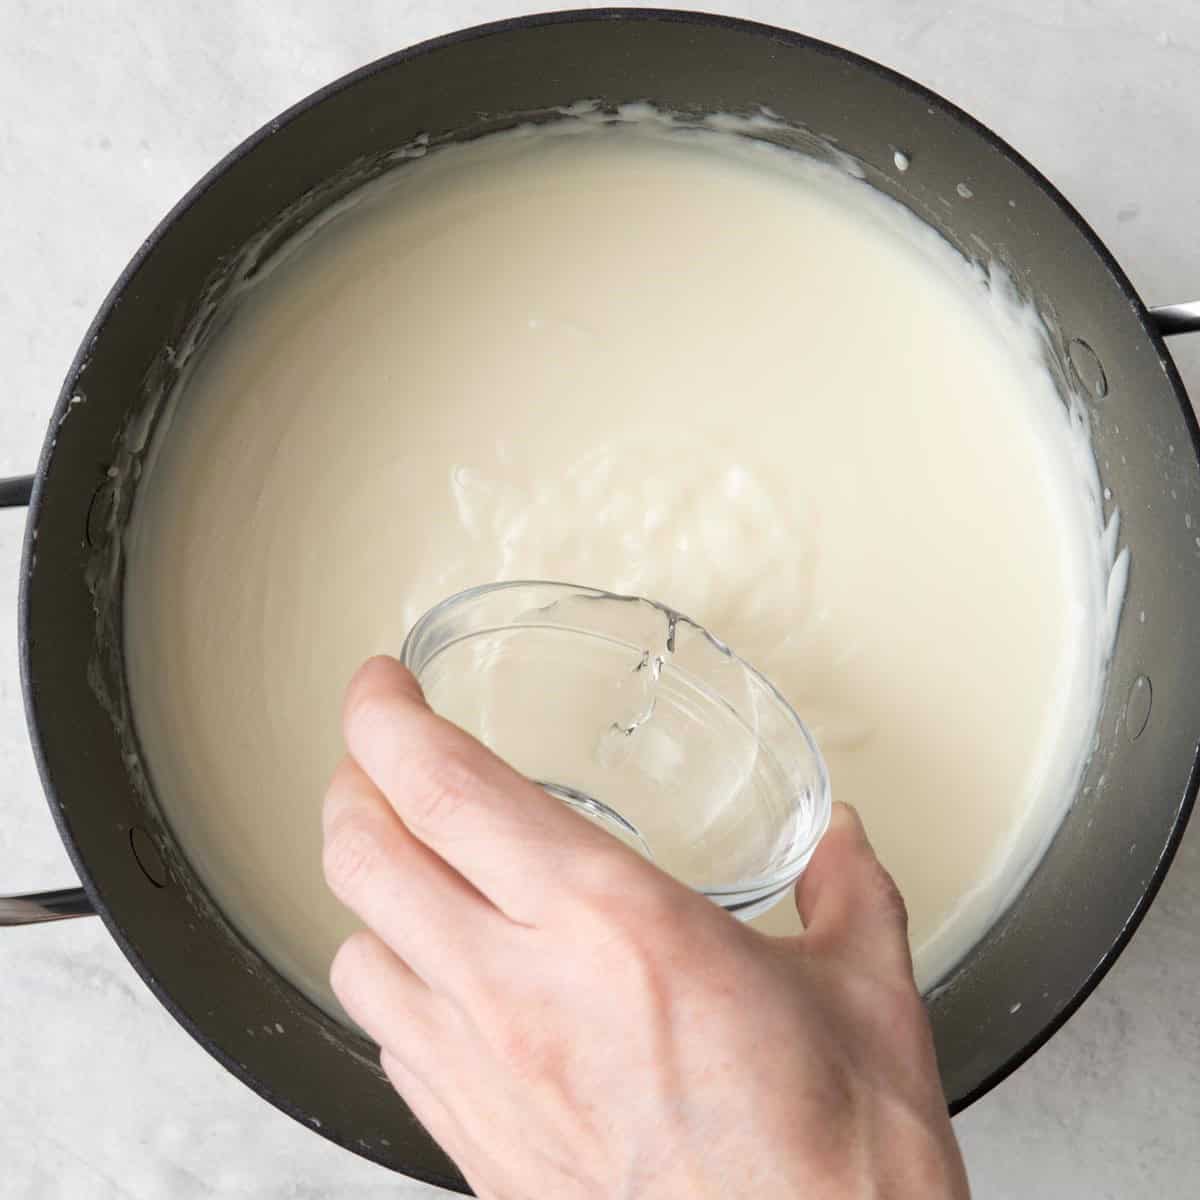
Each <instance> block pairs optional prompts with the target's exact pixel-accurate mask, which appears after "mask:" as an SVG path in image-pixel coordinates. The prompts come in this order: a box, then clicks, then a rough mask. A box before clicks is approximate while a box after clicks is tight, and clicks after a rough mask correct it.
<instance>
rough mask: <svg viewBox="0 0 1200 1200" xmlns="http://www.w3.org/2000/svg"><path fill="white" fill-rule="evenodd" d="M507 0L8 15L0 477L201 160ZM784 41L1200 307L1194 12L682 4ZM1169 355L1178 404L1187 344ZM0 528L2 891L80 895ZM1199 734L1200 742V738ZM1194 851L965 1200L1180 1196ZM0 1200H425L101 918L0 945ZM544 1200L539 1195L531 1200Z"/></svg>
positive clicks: (11, 522)
mask: <svg viewBox="0 0 1200 1200" xmlns="http://www.w3.org/2000/svg"><path fill="white" fill-rule="evenodd" d="M538 7H539V6H538V5H536V4H525V3H520V2H519V0H498V2H491V0H480V2H476V3H467V2H465V0H461V2H457V3H456V2H451V0H446V2H444V3H387V2H384V0H377V2H371V3H365V2H364V3H351V4H337V5H334V4H330V3H322V2H321V0H226V3H224V4H216V5H193V4H190V3H187V2H186V0H141V2H140V3H134V2H133V0H103V2H100V0H95V2H91V3H89V2H86V0H69V2H67V3H56V4H50V3H33V2H30V0H4V3H3V4H0V270H2V271H3V276H4V284H3V286H2V287H0V367H2V370H0V379H2V380H3V382H2V383H0V474H10V473H19V472H23V471H27V470H30V469H32V467H33V465H34V462H35V460H36V456H37V453H38V448H39V446H40V443H41V440H42V436H43V432H44V427H45V422H46V417H47V414H48V413H49V411H50V407H51V405H52V403H53V400H54V397H55V394H56V392H57V389H58V386H59V383H60V381H61V378H62V376H63V374H64V372H65V370H66V368H67V365H68V363H69V362H70V360H71V357H72V354H73V352H74V349H75V347H76V345H77V343H78V341H79V339H80V336H81V335H82V333H83V331H84V328H85V326H86V324H87V322H88V320H89V319H90V317H91V315H92V313H93V312H94V311H95V309H96V307H97V305H98V304H99V302H100V300H101V299H102V297H103V295H104V293H105V291H106V290H107V289H108V287H109V285H110V284H111V282H112V281H113V279H114V278H115V277H116V275H117V274H118V272H119V271H120V269H121V267H122V266H123V265H124V263H125V261H126V260H127V259H128V257H129V256H130V254H131V253H132V251H133V250H134V248H135V247H136V246H137V244H138V242H139V241H140V240H141V238H142V237H143V236H144V235H145V234H146V233H147V232H148V231H149V230H150V229H151V227H152V226H153V225H154V223H155V222H156V221H157V220H158V218H159V217H160V216H161V215H162V214H163V213H164V212H165V211H166V209H167V208H168V207H169V206H170V205H171V204H172V203H173V202H174V201H175V199H176V198H177V197H178V196H179V195H180V194H181V193H182V192H183V191H184V190H185V189H186V188H187V187H188V186H189V185H190V184H191V183H192V182H193V181H194V180H195V179H196V178H197V176H199V175H200V174H201V173H202V172H203V171H204V170H206V169H207V168H208V167H209V166H210V165H211V164H212V163H213V162H214V161H215V160H216V159H217V158H218V157H219V156H220V155H222V154H223V153H224V152H225V151H226V150H228V149H229V148H231V147H232V146H233V145H235V144H236V143H237V142H238V141H240V140H241V138H243V137H244V136H245V135H246V134H248V133H250V132H251V131H252V130H254V129H255V128H256V127H257V126H258V125H260V124H261V123H262V122H264V121H266V120H267V119H268V118H270V117H271V116H273V115H274V114H275V113H277V112H278V111H279V110H281V109H282V108H284V107H285V106H286V105H288V104H290V103H291V102H292V101H294V100H296V99H298V98H300V97H301V96H303V95H305V94H306V93H307V92H309V91H311V90H312V89H313V88H315V87H317V86H318V85H320V84H322V83H325V82H326V81H327V80H330V79H333V78H335V77H336V76H338V75H340V74H342V73H343V72H345V71H347V70H349V69H351V68H353V67H356V66H358V65H359V64H361V63H364V62H366V61H368V60H370V59H372V58H375V57H377V56H379V55H381V54H383V53H385V52H387V51H390V50H393V49H396V48H399V47H401V46H404V45H407V44H410V43H412V42H414V41H417V40H419V39H421V38H424V37H428V36H431V35H433V34H437V33H442V32H445V31H447V30H449V29H451V28H454V27H458V26H464V25H469V24H473V23H476V22H478V21H483V20H490V19H493V18H496V17H500V16H503V15H506V14H511V13H513V12H517V11H536V9H537V8H538ZM693 7H696V8H706V9H707V8H710V7H712V8H717V7H723V8H724V10H725V11H728V12H732V13H736V14H741V15H747V16H751V17H754V18H757V19H760V20H763V21H769V22H773V23H776V24H781V25H790V26H792V27H794V28H796V29H800V30H803V31H806V32H809V33H812V34H814V35H816V36H818V37H824V38H827V39H829V40H830V41H834V42H838V43H841V44H842V45H845V46H849V47H851V48H853V49H856V50H859V51H861V52H863V53H865V54H867V55H869V56H870V57H873V58H876V59H878V60H880V61H882V62H884V63H887V64H889V65H891V66H893V67H896V68H898V69H899V70H901V71H903V72H905V73H907V74H910V75H912V76H914V77H915V78H917V79H919V80H922V81H923V82H925V83H927V84H929V85H930V86H932V87H933V88H935V89H936V90H938V91H940V92H942V93H943V94H945V95H947V96H949V97H950V98H951V99H953V100H955V101H957V102H958V103H960V104H962V105H964V106H965V107H966V108H967V109H968V110H969V111H971V112H973V113H975V114H976V115H977V116H978V117H980V118H981V119H982V120H983V121H984V122H986V123H987V124H989V125H991V126H992V127H993V128H995V129H997V130H998V131H999V132H1000V133H1001V134H1002V135H1003V136H1005V137H1006V138H1008V139H1009V140H1010V141H1011V142H1012V143H1014V144H1015V145H1016V146H1018V147H1020V148H1021V149H1023V150H1024V151H1025V153H1026V154H1027V155H1028V156H1029V157H1030V158H1031V159H1032V160H1033V161H1034V162H1035V163H1036V164H1037V165H1039V166H1040V167H1042V168H1043V169H1044V170H1045V171H1046V172H1047V173H1048V174H1049V175H1050V176H1051V178H1053V179H1054V180H1055V182H1056V183H1057V184H1058V185H1059V186H1060V187H1061V188H1062V189H1063V190H1064V191H1065V192H1066V194H1067V195H1068V196H1069V197H1070V198H1071V199H1072V200H1073V201H1074V202H1075V203H1076V204H1077V205H1078V207H1079V208H1080V209H1081V210H1082V211H1083V213H1084V215H1085V216H1086V217H1087V218H1088V220H1090V221H1091V222H1092V224H1093V225H1094V226H1095V228H1096V229H1097V230H1098V231H1099V233H1100V235H1101V236H1102V237H1103V238H1105V239H1106V240H1107V241H1108V243H1109V245H1110V246H1111V247H1112V248H1113V250H1114V251H1115V252H1116V254H1117V256H1118V257H1119V258H1120V260H1121V261H1122V262H1123V263H1124V265H1125V267H1126V269H1127V270H1128V271H1129V273H1130V274H1131V276H1132V277H1133V280H1134V282H1135V283H1136V284H1137V285H1138V286H1139V288H1140V289H1141V290H1142V292H1143V294H1144V295H1145V297H1146V298H1147V299H1148V300H1149V301H1151V302H1152V303H1161V302H1167V301H1174V300H1179V299H1184V298H1187V299H1191V298H1194V297H1196V296H1200V234H1198V231H1200V7H1198V6H1197V5H1195V4H1194V2H1193V0H1142V2H1141V3H1139V4H1136V5H1135V4H1130V3H1127V2H1125V0H1092V2H1088V0H993V2H990V3H983V2H979V3H966V2H964V3H956V4H944V3H937V2H936V0H841V2H840V3H838V4H829V3H821V2H818V0H804V2H801V0H792V2H790V3H789V2H787V0H775V2H767V0H761V2H757V3H756V2H753V0H746V2H745V3H734V2H732V0H731V2H730V3H728V4H726V5H724V6H710V5H708V4H703V3H695V4H693ZM1173 349H1174V350H1175V351H1176V353H1177V357H1178V359H1179V362H1180V366H1181V368H1182V369H1183V371H1184V374H1185V378H1186V379H1187V381H1188V382H1189V385H1190V387H1191V389H1192V392H1193V395H1197V396H1200V336H1197V337H1194V338H1192V339H1190V341H1189V340H1187V339H1184V340H1182V341H1181V340H1177V341H1176V342H1175V343H1174V346H1173ZM21 521H22V517H21V514H20V513H18V512H8V513H0V617H2V619H3V623H4V624H3V635H2V637H0V890H4V891H9V892H11V891H19V890H24V889H35V888H47V887H51V886H58V885H65V884H68V883H69V882H71V879H72V875H71V868H70V865H69V863H68V862H67V859H66V856H65V854H64V853H63V851H62V848H61V846H60V845H59V843H58V841H57V837H56V834H55V832H54V829H53V826H52V823H51V820H50V818H49V815H48V814H47V811H46V808H45V806H44V804H43V802H42V800H41V796H40V789H39V785H38V780H37V777H36V772H35V770H34V766H33V760H32V756H31V754H30V751H29V748H28V744H27V740H26V736H25V730H24V721H23V716H22V712H21V704H20V689H19V686H18V682H17V667H16V620H15V614H16V575H17V557H18V551H19V537H20V530H21ZM1197 719H1198V720H1200V714H1197ZM1198 997H1200V830H1194V831H1193V833H1192V834H1191V835H1190V836H1189V837H1188V838H1187V839H1186V840H1185V842H1184V846H1183V850H1182V853H1181V855H1180V858H1179V860H1178V862H1177V864H1176V866H1175V868H1174V870H1173V872H1172V874H1171V876H1170V878H1169V879H1168V881H1167V883H1166V886H1165V888H1164V889H1163V892H1162V895H1161V897H1160V899H1159V901H1158V903H1157V905H1156V906H1155V908H1154V910H1153V911H1152V913H1151V915H1150V917H1149V919H1148V920H1147V922H1146V924H1145V926H1144V927H1143V930H1142V931H1141V932H1140V933H1139V935H1138V937H1137V938H1136V940H1135V941H1134V943H1133V945H1132V946H1131V948H1130V949H1129V950H1128V951H1127V952H1126V954H1125V955H1124V957H1123V958H1122V959H1121V961H1120V963H1119V964H1118V966H1117V967H1116V969H1115V970H1114V971H1113V972H1112V974H1111V975H1110V976H1109V977H1108V979H1107V980H1106V981H1105V982H1104V984H1103V985H1102V986H1101V988H1100V989H1099V991H1098V992H1097V994H1096V995H1095V996H1094V997H1093V998H1092V999H1091V1000H1090V1001H1089V1002H1088V1003H1087V1005H1086V1006H1085V1007H1084V1009H1083V1010H1082V1011H1081V1012H1080V1013H1079V1015H1077V1016H1076V1017H1075V1018H1074V1019H1073V1020H1072V1021H1071V1022H1070V1024H1069V1025H1068V1026H1067V1027H1066V1029H1065V1030H1064V1031H1063V1032H1061V1033H1060V1034H1058V1036H1057V1037H1055V1039H1054V1040H1053V1041H1052V1042H1051V1043H1050V1045H1049V1046H1048V1047H1047V1048H1046V1049H1044V1050H1042V1051H1041V1053H1040V1054H1038V1055H1037V1056H1036V1058H1035V1059H1034V1060H1033V1061H1032V1062H1031V1063H1030V1064H1028V1065H1027V1066H1026V1067H1024V1068H1023V1069H1022V1070H1020V1071H1019V1072H1018V1073H1017V1074H1016V1075H1015V1076H1014V1077H1013V1078H1011V1079H1010V1080H1009V1081H1008V1082H1006V1083H1005V1084H1003V1085H1002V1086H1001V1087H1000V1088H998V1089H997V1090H996V1091H994V1092H993V1093H992V1094H991V1095H989V1096H988V1097H987V1098H986V1099H984V1100H983V1101H982V1102H980V1103H979V1104H977V1105H976V1106H975V1107H974V1108H972V1109H971V1110H970V1111H969V1112H968V1113H966V1114H965V1115H964V1116H962V1117H961V1118H959V1120H958V1123H957V1126H958V1132H959V1135H960V1137H961V1138H962V1141H963V1144H964V1147H965V1150H966V1156H967V1162H968V1165H969V1167H970V1170H971V1175H972V1178H973V1182H974V1187H975V1192H976V1195H977V1196H978V1197H980V1198H993V1197H1022V1198H1024V1200H1040V1198H1043V1197H1044V1198H1046V1200H1060V1198H1062V1197H1068V1196H1088V1197H1096V1198H1099V1197H1122V1198H1127V1197H1140V1196H1184V1195H1196V1194H1197V1187H1198V1184H1197V1180H1198V1179H1200V1138H1198V1136H1197V1134H1198V1132H1200V999H1198ZM0 1080H2V1081H3V1093H4V1100H3V1105H2V1113H3V1115H2V1117H0V1197H4V1198H5V1200H7V1198H9V1197H13V1198H20V1200H27V1198H33V1200H40V1198H42V1197H64V1198H68V1200H116V1198H118V1197H120V1198H129V1200H133V1198H136V1200H161V1198H163V1197H172V1198H175V1197H178V1198H182V1200H187V1198H192V1197H207V1196H219V1197H238V1198H242V1197H246V1198H253V1200H285V1198H293V1200H318V1198H326V1197H329V1198H332V1197H339V1198H341V1197H353V1198H362V1200H369V1198H382V1197H409V1196H411V1197H416V1196H432V1195H433V1194H434V1191H433V1189H428V1188H424V1187H422V1186H421V1185H419V1184H414V1183H409V1182H406V1181H404V1180H402V1179H399V1178H397V1177H395V1176H392V1175H389V1174H388V1173H386V1172H384V1171H382V1170H381V1169H379V1168H377V1167H375V1166H373V1165H371V1164H369V1163H366V1162H364V1161H362V1160H359V1159H356V1158H354V1157H352V1156H351V1155H349V1154H347V1153H346V1152H345V1151H342V1150H340V1149H338V1148H336V1147H334V1146H332V1145H330V1144H328V1143H326V1142H324V1141H323V1140H321V1139H320V1138H318V1137H316V1136H315V1135H314V1134H312V1133H311V1132H308V1131H306V1130H305V1129H302V1128H301V1127H300V1126H298V1125H295V1124H293V1123H292V1122H291V1121H290V1120H289V1119H288V1118H286V1117H284V1116H282V1115H281V1114H279V1113H278V1112H276V1111H275V1110H274V1109H272V1108H270V1107H268V1106H267V1105H266V1104H264V1103H263V1102H261V1101H260V1100H258V1099H257V1097H255V1096H254V1095H252V1094H251V1093H250V1092H249V1091H248V1090H247V1089H245V1088H244V1087H243V1086H242V1085H241V1084H240V1083H238V1082H236V1081H235V1080H234V1079H233V1078H232V1077H231V1076H229V1075H227V1074H225V1073H224V1072H223V1071H222V1070H221V1069H220V1068H219V1067H218V1066H217V1065H216V1064H215V1063H214V1062H213V1061H212V1060H210V1059H209V1058H208V1057H207V1055H205V1053H204V1052H203V1051H202V1050H200V1049H199V1048H198V1047H197V1046H196V1045H194V1044H193V1043H192V1042H191V1040H190V1039H189V1038H188V1037H187V1035H186V1034H184V1033H183V1032H182V1030H181V1029H179V1028H178V1027H177V1026H176V1025H174V1023H173V1022H172V1021H171V1020H170V1018H169V1017H167V1015H166V1014H165V1012H164V1011H163V1010H162V1009H161V1008H159V1006H158V1005H157V1003H156V1002H155V1001H154V1000H153V999H152V998H151V997H150V995H149V993H148V992H147V991H146V989H145V988H144V987H143V985H142V984H141V982H140V981H139V980H138V978H137V977H136V975H135V974H134V972H133V970H132V969H131V968H130V967H129V966H128V964H127V963H126V962H125V960H124V959H123V958H122V957H121V955H120V954H119V952H118V951H117V949H116V947H115V946H114V945H113V944H112V942H111V941H110V940H109V938H108V936H107V934H106V933H105V932H104V930H103V928H102V927H101V925H100V924H99V922H97V921H91V920H89V921H76V922H66V923H63V924H59V925H57V926H47V927H42V928H34V929H24V930H12V931H5V932H4V934H3V936H2V937H0ZM545 1200H553V1198H545Z"/></svg>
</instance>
